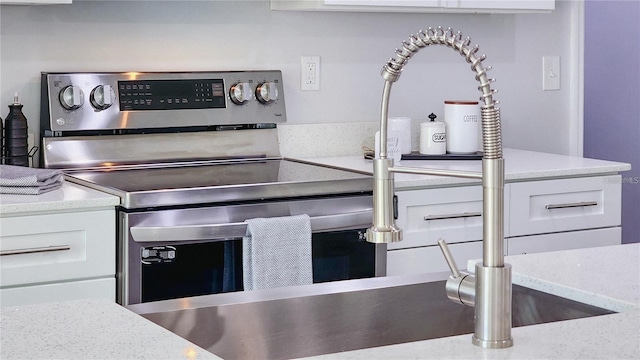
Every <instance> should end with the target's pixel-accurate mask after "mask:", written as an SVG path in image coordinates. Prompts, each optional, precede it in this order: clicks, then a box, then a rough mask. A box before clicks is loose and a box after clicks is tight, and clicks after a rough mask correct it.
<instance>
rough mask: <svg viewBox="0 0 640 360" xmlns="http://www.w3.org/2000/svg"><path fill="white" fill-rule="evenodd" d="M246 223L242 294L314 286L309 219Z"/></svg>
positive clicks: (268, 219)
mask: <svg viewBox="0 0 640 360" xmlns="http://www.w3.org/2000/svg"><path fill="white" fill-rule="evenodd" d="M245 222H246V223H247V235H246V236H245V237H243V238H242V255H243V256H242V259H243V260H242V261H243V282H244V289H245V290H258V289H269V288H275V287H283V286H292V285H306V284H312V283H313V269H312V261H311V221H310V219H309V216H308V215H296V216H286V217H274V218H256V219H249V220H247V221H245Z"/></svg>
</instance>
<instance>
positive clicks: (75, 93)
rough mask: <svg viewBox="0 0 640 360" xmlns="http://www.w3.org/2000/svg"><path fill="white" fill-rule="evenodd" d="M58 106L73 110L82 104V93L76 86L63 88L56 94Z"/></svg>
mask: <svg viewBox="0 0 640 360" xmlns="http://www.w3.org/2000/svg"><path fill="white" fill-rule="evenodd" d="M58 98H59V100H60V105H62V107H63V108H65V109H67V110H75V109H78V108H80V107H81V106H82V105H83V104H84V92H83V91H82V89H80V88H79V87H77V86H73V85H68V86H65V87H64V88H63V89H62V90H60V93H59V94H58Z"/></svg>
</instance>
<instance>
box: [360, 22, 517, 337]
mask: <svg viewBox="0 0 640 360" xmlns="http://www.w3.org/2000/svg"><path fill="white" fill-rule="evenodd" d="M470 43H471V39H469V38H466V39H463V38H462V33H460V32H456V33H454V31H453V30H452V29H451V28H448V29H446V30H444V29H443V28H441V27H438V28H437V29H434V28H428V29H427V30H423V31H420V32H418V33H417V34H415V35H411V36H410V37H409V39H408V40H407V41H403V42H402V46H401V48H399V49H396V57H395V58H392V59H390V60H389V61H388V62H387V64H386V65H385V66H384V67H383V69H382V77H383V78H384V79H385V83H384V88H383V94H382V108H381V115H380V152H379V157H377V158H375V159H374V160H373V178H374V187H373V207H374V209H373V210H374V213H373V226H372V227H371V228H369V229H368V230H367V240H368V241H369V242H373V243H388V242H395V241H400V240H402V230H401V229H399V228H398V227H397V226H396V224H395V222H394V218H393V192H394V184H393V174H394V173H409V174H423V175H441V176H454V177H464V178H473V179H482V190H483V257H482V263H478V264H476V268H475V270H476V271H475V276H474V275H470V274H468V273H466V272H460V271H458V269H457V267H456V265H455V263H454V262H453V257H452V256H451V254H450V253H449V250H448V248H447V246H446V244H445V242H444V241H440V242H439V245H440V247H441V249H442V251H443V254H444V255H445V258H446V259H447V262H448V263H449V266H450V268H451V271H452V273H453V274H452V276H451V277H450V278H449V280H448V281H447V285H446V289H447V296H448V297H449V298H450V299H452V300H454V301H455V302H459V303H461V304H465V305H470V306H475V332H474V335H473V339H472V340H473V344H475V345H478V346H481V347H484V348H506V347H510V346H512V345H513V339H512V338H511V267H510V266H509V264H505V263H504V159H503V157H502V138H501V130H500V110H499V109H498V108H497V107H496V105H497V101H495V100H494V99H493V94H494V93H495V90H492V89H491V83H492V82H493V81H494V80H493V79H489V78H487V71H489V70H491V67H490V66H488V67H483V65H482V61H483V60H484V59H485V56H484V55H481V56H477V55H476V53H477V52H478V46H477V45H475V46H473V47H471V46H469V44H470ZM429 45H444V46H447V47H449V48H451V49H453V50H455V51H456V52H458V53H460V55H462V56H463V57H464V58H465V60H466V61H467V62H468V63H469V64H471V70H472V71H473V72H475V74H476V75H475V78H476V80H478V81H479V82H480V86H478V90H480V92H481V93H482V95H481V97H480V100H481V101H482V102H483V103H484V105H483V106H482V110H481V113H482V139H483V159H482V173H477V172H467V171H454V170H439V169H423V168H410V167H395V166H393V159H389V158H387V119H388V110H389V95H390V93H391V85H392V84H393V83H394V82H396V81H398V79H399V78H400V74H401V72H402V69H403V67H404V66H405V64H406V63H407V62H408V61H409V59H410V58H411V56H413V55H414V54H415V53H417V52H418V51H419V50H420V49H422V48H424V47H427V46H429Z"/></svg>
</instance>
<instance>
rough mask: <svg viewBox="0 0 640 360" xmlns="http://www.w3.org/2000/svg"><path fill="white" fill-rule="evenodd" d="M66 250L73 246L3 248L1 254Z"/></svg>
mask: <svg viewBox="0 0 640 360" xmlns="http://www.w3.org/2000/svg"><path fill="white" fill-rule="evenodd" d="M65 250H71V246H69V245H59V246H45V247H37V248H28V249H16V250H3V251H0V256H8V255H23V254H37V253H44V252H52V251H65Z"/></svg>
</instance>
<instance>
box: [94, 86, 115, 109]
mask: <svg viewBox="0 0 640 360" xmlns="http://www.w3.org/2000/svg"><path fill="white" fill-rule="evenodd" d="M115 98H116V93H115V91H113V88H111V85H98V86H96V87H95V88H93V90H91V94H90V95H89V100H90V101H91V106H93V107H94V108H95V109H97V110H105V109H108V108H109V107H110V106H111V105H113V101H114V99H115Z"/></svg>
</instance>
